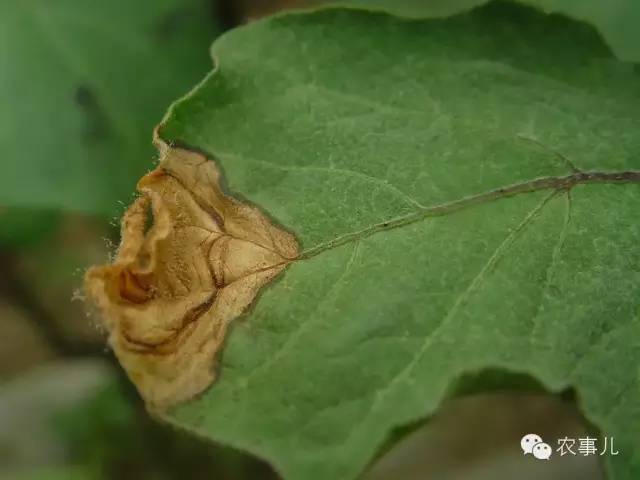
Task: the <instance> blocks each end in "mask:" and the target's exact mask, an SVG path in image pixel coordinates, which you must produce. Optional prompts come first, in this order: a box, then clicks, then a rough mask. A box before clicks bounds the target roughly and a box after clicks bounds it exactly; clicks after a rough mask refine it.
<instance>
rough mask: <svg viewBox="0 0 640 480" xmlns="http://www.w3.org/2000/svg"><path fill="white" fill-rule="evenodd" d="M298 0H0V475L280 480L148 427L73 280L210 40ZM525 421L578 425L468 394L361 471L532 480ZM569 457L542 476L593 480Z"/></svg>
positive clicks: (149, 164) (147, 164)
mask: <svg viewBox="0 0 640 480" xmlns="http://www.w3.org/2000/svg"><path fill="white" fill-rule="evenodd" d="M309 3H310V2H309V1H307V2H303V1H302V0H299V1H295V0H271V1H269V0H262V1H260V0H244V1H233V0H228V1H224V0H217V1H216V0H208V1H207V0H138V1H136V2H130V1H127V0H109V1H102V0H56V1H52V0H24V1H23V0H16V1H11V0H1V1H0V35H1V36H2V41H1V42H0V48H1V49H2V52H1V54H0V62H2V67H1V68H0V95H1V97H0V99H1V100H2V102H1V104H2V109H1V110H0V142H1V144H2V147H3V155H2V166H3V167H4V168H3V169H2V175H1V176H0V478H8V479H9V478H10V479H21V478H25V479H27V478H29V479H43V480H48V479H58V478H60V479H75V478H78V479H184V478H189V479H191V478H193V479H200V478H202V479H205V478H206V479H218V480H225V479H234V480H242V479H275V478H277V475H276V474H275V473H274V472H273V471H272V470H271V469H270V467H269V466H268V465H266V464H264V463H263V462H261V461H260V460H258V459H254V458H251V457H248V456H246V455H244V454H242V453H240V452H236V451H234V450H232V449H229V448H225V447H222V446H216V445H212V444H210V443H208V442H204V441H201V440H199V439H198V438H195V437H193V436H190V435H188V434H186V433H183V432H179V431H176V430H174V429H172V428H170V427H168V426H165V425H161V424H159V423H158V422H156V421H155V420H154V419H152V418H151V417H150V416H149V415H148V414H147V413H146V412H145V410H144V407H143V405H142V403H141V401H140V399H139V398H138V396H137V393H136V392H135V390H134V388H133V386H132V385H131V384H130V383H129V381H128V380H127V379H126V378H125V376H124V375H123V373H122V371H121V369H120V368H119V367H118V365H117V362H116V361H115V359H114V358H113V355H112V354H111V352H110V351H109V350H108V348H107V347H106V339H105V332H104V331H103V330H102V329H101V327H100V324H99V321H98V319H96V318H94V317H92V316H91V315H88V314H87V312H86V308H85V306H84V304H83V302H82V298H81V297H82V295H81V292H80V287H81V282H82V275H83V272H84V270H85V269H86V267H87V266H88V265H91V264H97V263H104V262H106V261H108V259H109V255H110V254H111V253H112V252H113V251H114V249H115V245H116V244H117V242H118V227H117V218H118V217H119V215H120V214H121V212H122V211H123V209H124V207H125V205H126V204H128V203H129V201H130V200H131V198H132V195H133V192H134V191H135V183H136V180H137V179H138V178H139V177H140V176H141V175H143V174H144V173H145V172H147V171H149V170H150V169H152V168H153V165H154V161H155V156H156V152H155V151H154V148H153V147H152V145H151V138H152V130H153V127H154V126H155V125H156V124H157V123H158V122H159V121H160V120H161V118H162V116H163V114H164V112H165V111H166V109H167V107H168V106H169V105H170V103H171V102H172V101H173V100H175V99H176V98H179V97H180V96H182V95H184V94H186V93H187V92H188V91H189V89H190V88H191V87H192V86H193V85H195V84H196V83H197V82H198V81H200V80H201V79H202V78H203V77H204V76H205V75H206V73H207V72H208V71H210V69H211V68H212V63H211V60H210V57H209V53H208V52H209V46H210V44H211V42H212V41H213V40H214V39H215V37H216V36H217V35H219V34H221V33H222V32H223V31H224V30H226V29H229V28H234V27H236V26H238V25H241V24H243V23H245V22H248V21H251V20H253V19H256V18H260V17H262V16H264V15H267V14H270V13H273V12H276V11H279V10H282V9H286V8H292V7H296V6H300V5H305V6H306V5H308V4H309ZM311 3H318V2H315V1H314V2H311ZM527 429H535V430H536V431H537V432H538V433H541V434H543V435H544V432H551V433H550V434H549V435H550V436H551V435H552V434H553V432H562V433H563V434H570V433H571V432H573V433H574V434H575V436H577V435H578V434H579V433H580V432H583V431H584V427H583V426H582V424H581V420H580V417H579V415H578V414H577V413H576V412H575V411H574V410H573V409H572V408H571V407H569V406H567V405H566V404H565V403H563V402H561V401H560V400H554V399H550V398H547V397H544V396H517V397H516V396H504V395H488V396H481V397H476V398H471V399H465V400H461V401H458V402H454V403H453V404H452V405H449V406H447V407H446V408H445V409H444V410H443V412H442V414H441V415H440V416H439V417H438V418H437V419H436V420H435V421H434V422H431V423H430V424H429V426H428V428H426V429H422V430H419V431H417V432H416V433H414V434H413V435H412V436H411V437H409V438H407V439H406V440H405V441H404V442H403V443H402V444H401V445H400V446H399V447H398V448H396V449H394V450H393V451H391V452H389V453H388V454H387V455H386V456H384V457H383V458H382V459H381V460H380V461H379V462H378V463H376V465H374V467H373V468H372V470H371V472H370V473H369V474H368V476H367V478H368V479H369V480H376V479H391V478H394V479H395V478H403V479H411V478H416V479H417V478H439V479H442V478H451V479H454V478H474V479H481V478H487V479H489V478H516V477H514V476H512V475H517V476H518V477H517V478H519V479H526V478H540V477H539V472H530V473H529V474H528V473H527V471H526V469H523V468H522V464H521V458H519V457H516V458H512V457H510V456H509V455H510V453H509V452H512V451H513V441H517V440H518V439H519V436H521V435H522V432H523V431H524V430H527ZM513 439H515V440H513ZM505 452H507V453H505ZM578 460H579V462H578V463H576V462H575V461H573V463H571V462H572V460H570V459H567V462H565V463H563V462H555V463H554V467H553V468H554V469H555V470H547V473H546V475H547V476H546V478H568V477H567V475H570V476H571V478H574V477H575V478H583V479H588V478H593V479H596V478H601V472H600V466H599V465H598V464H597V462H596V460H593V461H592V460H588V461H587V460H585V459H578ZM496 472H501V474H500V477H498V476H497V473H496ZM509 472H511V473H509Z"/></svg>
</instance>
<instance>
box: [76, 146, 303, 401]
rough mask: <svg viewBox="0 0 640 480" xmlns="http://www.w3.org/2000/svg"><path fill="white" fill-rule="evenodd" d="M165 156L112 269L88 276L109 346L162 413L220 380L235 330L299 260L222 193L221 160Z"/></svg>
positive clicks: (143, 189) (260, 218)
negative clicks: (219, 361) (221, 355)
mask: <svg viewBox="0 0 640 480" xmlns="http://www.w3.org/2000/svg"><path fill="white" fill-rule="evenodd" d="M162 150H163V151H162V153H161V162H160V165H159V166H158V168H157V169H156V170H154V171H152V172H151V173H149V174H147V175H145V176H144V177H143V178H142V179H141V180H140V181H139V183H138V190H139V191H140V193H141V196H140V197H139V198H138V199H137V200H136V201H134V202H133V204H132V205H131V206H130V207H129V209H128V210H127V212H126V213H125V215H124V217H123V219H122V242H121V245H120V247H119V250H118V253H117V256H116V258H115V260H114V262H113V263H112V264H110V265H104V266H98V267H93V268H91V269H90V270H89V271H88V272H87V274H86V291H87V293H88V296H89V298H90V299H91V300H92V301H93V302H94V303H95V304H96V305H97V306H98V308H99V309H100V311H101V314H102V316H103V318H104V322H105V325H106V327H107V329H108V330H109V333H110V343H111V346H112V347H113V349H114V351H115V353H116V355H117V356H118V359H119V360H120V362H121V364H122V365H123V367H124V368H125V370H126V371H127V373H128V374H129V376H130V377H131V379H132V380H133V382H134V383H135V384H136V386H137V388H138V390H139V391H140V393H141V394H142V396H143V397H144V398H145V400H146V401H147V403H148V404H149V405H151V406H153V407H155V408H166V407H168V406H170V405H173V404H175V403H178V402H181V401H184V400H187V399H189V398H191V397H193V396H194V395H196V394H198V393H200V392H202V391H203V390H204V389H205V388H207V387H208V386H209V385H210V384H211V383H212V382H213V381H214V379H215V372H214V364H215V358H216V354H217V353H218V351H219V350H220V348H221V346H222V343H223V341H224V337H225V335H226V332H227V328H228V325H229V323H230V322H231V321H232V320H233V319H234V318H236V317H238V316H239V315H240V314H241V313H242V312H243V311H244V310H245V309H246V308H247V307H248V306H249V305H250V304H251V302H252V301H253V300H254V298H255V296H256V295H257V293H258V291H259V289H260V288H262V286H264V285H265V284H267V283H268V282H269V281H271V280H272V279H273V278H274V277H275V276H276V275H277V274H278V273H280V272H281V271H282V270H283V269H284V268H285V266H286V265H287V264H288V263H289V262H290V261H291V260H293V259H294V258H296V256H297V255H298V245H297V242H296V240H295V239H294V237H293V236H292V235H291V234H289V233H287V232H285V231H283V230H281V229H280V228H278V227H276V226H274V225H273V224H272V223H271V222H270V221H269V220H268V219H267V218H266V217H265V216H264V215H263V214H262V213H261V212H260V211H259V210H258V209H256V208H255V207H252V206H249V205H245V204H243V203H240V202H239V201H237V200H235V199H233V198H230V197H228V196H226V195H225V194H224V193H223V192H222V191H221V190H220V187H219V177H220V173H219V171H218V169H217V168H216V166H215V164H214V163H213V161H211V160H208V159H207V158H205V157H204V156H203V155H202V154H200V153H196V152H192V151H188V150H183V149H174V148H169V147H168V146H166V145H162ZM151 215H152V217H153V223H152V224H151V225H150V226H149V219H150V216H151Z"/></svg>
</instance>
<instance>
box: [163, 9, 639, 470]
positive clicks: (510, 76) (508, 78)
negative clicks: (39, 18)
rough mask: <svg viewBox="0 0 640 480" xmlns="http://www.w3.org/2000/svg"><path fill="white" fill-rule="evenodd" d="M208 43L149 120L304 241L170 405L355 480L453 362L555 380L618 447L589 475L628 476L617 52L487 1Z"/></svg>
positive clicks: (623, 135) (564, 26)
mask: <svg viewBox="0 0 640 480" xmlns="http://www.w3.org/2000/svg"><path fill="white" fill-rule="evenodd" d="M214 54H215V56H216V58H217V59H218V61H219V66H218V69H217V71H216V72H215V73H214V74H212V75H211V76H210V77H209V78H208V79H207V80H206V81H205V82H204V83H203V84H202V85H201V86H200V87H199V88H198V89H197V91H195V92H194V93H193V94H192V95H191V96H190V97H189V98H187V99H185V100H184V101H182V102H180V103H178V104H177V105H175V107H174V108H173V109H172V111H171V112H170V115H169V116H168V118H167V120H166V123H165V124H164V126H162V127H161V129H160V135H161V136H162V137H163V138H164V139H165V140H166V141H169V142H171V141H180V142H182V143H183V144H187V145H192V146H197V147H198V148H201V149H203V150H205V151H207V152H209V153H210V154H211V155H213V156H214V157H215V158H217V159H219V160H220V164H221V166H222V169H223V172H224V173H225V177H226V180H227V182H226V183H227V186H228V188H229V191H230V192H232V193H233V192H239V194H242V196H243V197H245V198H246V199H248V200H249V201H251V202H253V203H254V204H257V205H259V206H260V207H261V208H262V209H263V210H264V211H266V212H268V213H269V214H270V215H272V216H273V217H274V218H275V219H276V220H277V221H279V222H280V223H281V224H282V225H284V226H286V227H287V228H288V229H290V230H291V231H293V232H295V234H296V235H297V236H298V238H299V240H300V241H301V243H302V254H301V255H302V256H301V259H300V260H298V261H296V262H293V263H292V265H291V266H289V267H288V269H287V270H286V271H285V273H284V275H283V276H282V277H281V279H280V280H279V281H278V282H275V283H274V284H272V285H271V286H270V287H269V288H267V289H266V290H265V291H264V294H263V295H261V297H260V298H259V300H258V301H257V303H256V304H255V306H254V307H253V309H252V310H251V311H250V312H248V313H247V314H246V316H245V318H244V320H243V321H241V322H236V324H235V326H234V328H233V330H232V332H231V335H230V337H229V341H228V344H227V345H226V347H225V350H224V355H223V358H222V362H221V369H220V372H219V380H218V382H217V384H216V385H215V386H214V387H213V388H211V389H210V390H208V391H207V392H206V393H205V394H204V395H203V396H202V397H200V398H198V399H197V400H194V401H191V402H189V403H187V404H185V405H183V406H181V407H179V408H177V409H175V410H173V411H172V412H171V413H170V415H169V417H168V418H169V419H171V420H172V421H173V422H176V423H177V424H179V425H181V426H183V427H185V428H189V429H192V430H194V431H197V432H199V433H200V434H201V435H205V436H208V437H210V438H212V439H214V440H216V441H220V442H224V443H227V444H231V445H234V446H236V447H240V448H244V449H247V450H249V451H251V452H254V453H256V454H258V455H260V456H262V457H264V458H266V459H268V460H269V461H270V462H272V463H273V464H274V465H275V466H276V467H277V469H278V470H279V471H280V472H282V474H283V475H284V477H285V478H286V479H294V480H296V479H304V480H316V479H317V480H321V479H322V480H324V479H328V478H331V479H353V478H356V477H357V476H358V475H359V474H360V473H361V472H362V471H363V470H364V469H365V468H366V465H367V463H368V462H369V461H371V459H372V458H373V457H374V456H375V454H376V452H377V451H378V450H379V449H380V448H381V446H382V445H383V444H384V443H385V440H386V439H387V438H388V437H389V435H390V434H391V433H392V432H393V430H394V428H396V427H398V426H402V425H406V424H408V423H410V422H414V421H417V420H419V419H423V418H426V417H428V416H429V415H430V414H432V413H433V412H434V411H435V409H436V408H437V407H438V405H439V404H440V402H441V401H442V400H443V398H446V397H447V396H449V395H451V394H453V393H455V390H456V389H455V385H456V382H457V381H458V379H459V378H460V376H461V375H462V374H467V373H474V372H479V371H482V370H484V369H486V368H491V369H495V368H498V369H505V370H508V371H512V372H519V373H524V374H529V375H532V376H533V377H535V378H536V379H537V380H539V381H540V382H542V384H543V385H545V386H546V388H548V389H549V390H550V391H553V392H558V391H561V390H564V389H567V388H575V391H576V392H577V395H578V399H579V404H580V408H581V409H582V411H583V412H584V413H585V415H586V416H587V418H588V419H589V420H590V421H592V422H593V423H594V424H595V425H596V426H597V427H599V428H600V430H601V432H602V434H603V435H608V436H612V435H613V436H615V438H616V442H617V445H618V446H619V449H620V451H621V452H623V453H621V454H620V455H618V456H615V457H611V456H605V457H603V461H604V462H606V466H607V469H608V471H609V473H610V474H611V478H615V479H630V478H635V477H637V476H638V475H639V474H640V457H639V454H638V453H637V452H638V449H639V448H640V444H639V442H638V439H637V435H635V432H637V431H638V430H639V429H640V405H639V404H638V402H637V398H639V396H640V383H639V374H640V371H639V370H638V364H639V360H640V344H638V342H637V341H636V339H637V338H639V335H640V323H639V319H638V316H639V305H638V303H639V301H638V299H639V298H640V248H639V247H638V245H640V224H639V223H638V221H637V220H638V212H639V211H640V185H638V178H639V174H638V171H639V170H640V155H638V152H640V138H639V137H638V134H637V132H638V131H640V82H639V80H640V75H639V73H638V70H637V69H635V68H634V66H633V65H629V64H623V63H618V62H616V61H615V60H613V59H612V58H611V57H610V55H609V53H608V50H607V48H606V47H605V46H604V45H603V44H602V42H601V41H600V39H599V37H598V36H597V34H596V33H595V32H594V31H593V30H592V29H591V28H590V27H587V26H585V25H582V24H578V23H573V22H571V21H568V20H563V19H561V18H558V17H553V18H549V17H546V16H544V15H542V14H538V13H535V12H534V11H532V10H529V9H523V8H520V7H509V6H504V5H501V6H490V7H488V8H484V9H482V10H478V11H475V12H473V13H471V14H468V15H464V16H460V17H455V18H451V19H448V20H432V21H407V20H399V19H395V18H392V17H388V16H385V15H377V14H367V13H362V12H353V11H337V10H336V11H324V12H319V13H314V14H309V15H296V16H285V17H279V18H274V19H271V20H266V21H263V22H259V23H255V24H253V25H250V26H248V27H244V28H242V29H239V30H237V31H234V32H232V33H230V34H228V35H226V36H224V37H223V38H222V39H220V41H218V42H217V43H216V44H215V46H214ZM504 386H505V387H508V386H509V385H506V384H505V385H504ZM552 441H553V440H552ZM514 448H517V445H515V444H514Z"/></svg>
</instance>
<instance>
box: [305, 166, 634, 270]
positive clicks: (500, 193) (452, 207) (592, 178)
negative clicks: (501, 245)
mask: <svg viewBox="0 0 640 480" xmlns="http://www.w3.org/2000/svg"><path fill="white" fill-rule="evenodd" d="M593 183H612V184H624V183H640V171H623V172H575V173H572V174H571V175H565V176H561V177H542V178H538V179H535V180H529V181H526V182H521V183H516V184H513V185H510V186H508V187H501V188H497V189H495V190H490V191H488V192H484V193H479V194H476V195H472V196H469V197H465V198H461V199H459V200H454V201H452V202H447V203H443V204H440V205H435V206H432V207H425V208H421V209H419V210H418V211H416V212H414V213H410V214H408V215H404V216H402V217H397V218H394V219H390V220H386V221H384V222H381V223H377V224H375V225H371V226H370V227H367V228H364V229H362V230H359V231H357V232H351V233H347V234H345V235H342V236H340V237H337V238H335V239H333V240H330V241H328V242H325V243H322V244H320V245H317V246H315V247H312V248H310V249H308V250H306V251H304V252H302V253H301V254H300V255H299V256H298V260H304V259H307V258H311V257H314V256H316V255H318V254H319V253H322V252H324V251H325V250H329V249H332V248H336V247H339V246H341V245H344V244H346V243H350V242H353V241H355V240H359V239H362V238H365V237H368V236H370V235H373V234H375V233H378V232H381V231H385V230H391V229H394V228H398V227H402V226H404V225H408V224H411V223H414V222H417V221H420V220H422V219H424V218H428V217H440V216H444V215H449V214H451V213H454V212H457V211H459V210H463V209H466V208H469V207H472V206H474V205H479V204H483V203H486V202H489V201H492V200H498V199H501V198H507V197H512V196H515V195H520V194H523V193H531V192H536V191H540V190H555V191H569V190H571V189H572V188H573V187H575V186H576V185H583V184H593Z"/></svg>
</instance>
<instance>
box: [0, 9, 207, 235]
mask: <svg viewBox="0 0 640 480" xmlns="http://www.w3.org/2000/svg"><path fill="white" fill-rule="evenodd" d="M208 5H209V3H208V2H206V1H205V0H139V1H133V2H132V1H129V0H109V1H103V0H88V1H87V0H57V1H49V0H30V1H15V2H14V1H5V2H0V45H1V47H0V48H1V49H2V50H1V54H0V58H1V59H2V60H1V61H2V65H1V66H0V72H1V73H0V100H1V103H2V109H0V145H2V147H3V148H2V155H3V160H2V172H1V175H0V206H4V207H24V208H31V209H37V208H45V209H48V210H52V209H64V210H75V211H83V212H90V213H104V214H112V213H115V212H116V211H117V210H118V204H117V201H118V200H120V201H123V202H126V201H128V199H129V195H130V192H131V191H132V189H133V186H134V185H135V180H136V178H138V177H139V176H140V174H141V173H143V172H144V171H145V170H147V169H149V168H150V166H151V163H152V158H153V149H152V147H151V132H152V129H153V126H154V124H155V123H157V121H158V119H159V118H160V117H161V116H162V112H163V111H164V110H165V109H166V106H167V105H168V104H169V103H170V102H171V101H172V100H174V99H175V98H176V97H179V96H180V95H182V94H184V93H186V92H187V91H188V90H189V89H190V88H191V87H192V86H193V85H194V84H195V83H196V82H197V81H198V80H199V79H200V78H201V77H202V76H203V75H204V74H205V72H206V71H207V70H208V69H209V68H210V62H209V60H208V54H207V52H208V46H209V43H210V41H211V39H212V38H213V35H214V28H213V25H214V24H213V17H212V15H210V12H209V10H208ZM31 221H32V222H34V223H36V222H38V221H39V219H38V218H32V219H31Z"/></svg>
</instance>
